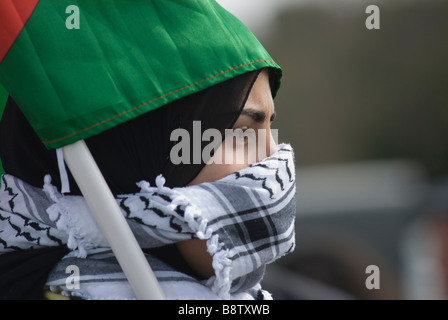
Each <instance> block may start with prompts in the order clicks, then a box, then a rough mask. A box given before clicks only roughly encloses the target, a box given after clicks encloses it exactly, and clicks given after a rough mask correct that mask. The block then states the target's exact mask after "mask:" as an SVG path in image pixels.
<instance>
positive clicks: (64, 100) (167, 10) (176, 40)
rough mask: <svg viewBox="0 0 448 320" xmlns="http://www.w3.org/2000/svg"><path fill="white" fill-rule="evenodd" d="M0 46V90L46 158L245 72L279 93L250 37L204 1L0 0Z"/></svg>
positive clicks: (267, 58)
mask: <svg viewBox="0 0 448 320" xmlns="http://www.w3.org/2000/svg"><path fill="white" fill-rule="evenodd" d="M0 44H1V47H0V82H1V83H2V84H3V86H4V87H5V89H6V91H7V92H8V93H9V94H10V96H11V97H12V98H13V99H14V100H15V102H16V103H17V105H18V106H19V107H20V108H21V110H22V112H23V114H24V115H25V116H26V118H27V120H28V121H29V122H30V124H31V126H32V127H33V129H34V130H35V131H36V133H37V134H38V136H39V138H40V139H41V140H42V142H43V143H44V144H45V146H46V147H47V148H59V147H61V146H64V145H67V144H70V143H73V142H75V141H77V140H80V139H85V138H88V137H91V136H93V135H96V134H98V133H100V132H103V131H105V130H107V129H110V128H112V127H114V126H116V125H118V124H121V123H123V122H126V121H128V120H130V119H133V118H135V117H138V116H139V115H142V114H143V113H146V112H150V111H151V110H154V109H156V108H159V107H161V106H163V105H165V104H167V103H169V102H172V101H174V100H177V99H179V98H182V97H184V96H187V95H190V94H192V93H195V92H197V91H200V90H203V89H205V88H207V87H210V86H212V85H215V84H217V83H220V82H223V81H225V80H228V79H230V78H233V77H236V76H238V75H240V74H243V73H245V72H249V71H253V70H257V69H261V68H265V67H269V68H270V70H271V72H274V73H276V77H272V79H274V80H273V82H272V90H273V94H274V95H275V94H276V92H277V90H278V87H279V85H280V76H281V69H280V67H279V66H278V65H277V64H276V63H275V62H274V61H273V60H272V58H271V57H270V55H269V54H268V53H267V51H266V50H265V49H264V48H263V46H262V45H261V44H260V43H259V41H258V40H257V39H256V37H255V36H254V35H253V34H252V33H251V32H250V31H249V30H248V29H247V28H246V27H245V26H244V24H242V23H241V22H240V21H239V20H238V19H237V18H235V17H234V16H233V15H232V14H230V13H229V12H227V11H226V10H225V9H224V8H222V7H221V6H220V5H219V4H218V3H216V2H215V1H210V0H194V1H193V0H191V1H177V0H176V1H174V0H164V1H150V0H148V1H137V0H95V1H92V0H58V1H51V0H2V1H1V2H0ZM210 107H211V108H212V107H213V106H210Z"/></svg>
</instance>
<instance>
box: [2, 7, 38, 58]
mask: <svg viewBox="0 0 448 320" xmlns="http://www.w3.org/2000/svg"><path fill="white" fill-rule="evenodd" d="M38 2H39V0H1V1H0V63H1V62H2V61H3V59H4V57H5V56H6V54H7V53H8V51H9V49H10V48H11V46H12V45H13V43H14V42H15V41H16V39H17V37H18V36H19V34H20V32H21V31H22V29H23V27H24V26H25V24H26V22H27V21H28V19H29V18H30V16H31V14H32V13H33V11H34V8H36V5H37V3H38Z"/></svg>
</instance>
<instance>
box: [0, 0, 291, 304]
mask: <svg viewBox="0 0 448 320" xmlns="http://www.w3.org/2000/svg"><path fill="white" fill-rule="evenodd" d="M190 5H191V6H193V2H192V3H191V4H190ZM158 6H160V4H157V5H155V7H158ZM180 7H182V6H180ZM187 7H188V6H187V5H185V7H182V10H181V13H182V14H186V12H187V10H190V9H191V7H189V8H187ZM153 9H154V10H160V11H163V8H153ZM200 9H201V10H202V9H203V8H197V10H200ZM36 10H37V9H36ZM92 10H94V9H92ZM222 10H223V9H222V8H220V7H213V10H212V12H210V11H207V10H205V11H204V15H205V14H208V16H209V19H212V20H213V19H217V18H216V12H219V13H220V14H223V13H222ZM92 12H96V11H92ZM212 13H213V14H212ZM161 16H163V15H161ZM217 22H220V21H217ZM221 22H222V21H221ZM161 25H163V24H161ZM230 29H231V27H230V26H226V27H225V28H223V29H217V30H216V31H215V32H219V31H221V32H223V33H224V32H225V33H228V32H229V30H230ZM237 29H238V30H245V29H241V25H238V28H237ZM171 32H173V31H171ZM175 32H178V33H182V34H183V36H185V34H184V32H185V31H184V30H181V28H180V27H179V30H177V31H175ZM244 32H248V31H246V30H245V31H244ZM190 36H191V37H192V38H190V40H189V41H190V42H191V46H193V47H194V45H195V41H197V39H196V38H195V37H193V35H190ZM173 38H174V37H173ZM177 39H179V38H177ZM193 40H194V41H193ZM201 41H207V39H201V40H200V41H199V44H198V46H199V47H202V46H203V43H200V42H201ZM220 43H221V44H222V43H226V40H223V39H220ZM234 43H235V42H234V39H233V41H231V40H230V39H229V40H228V46H227V47H226V48H225V49H224V51H229V52H232V50H233V49H232V46H233V45H234ZM212 44H213V43H211V45H212ZM240 45H241V46H242V47H243V49H242V50H241V48H240V49H239V51H245V50H246V48H245V44H244V43H241V44H240ZM258 45H259V44H258ZM259 46H260V48H259V49H258V50H259V52H261V54H260V55H259V56H257V54H251V55H253V56H249V57H244V58H241V57H238V58H237V59H236V58H235V61H234V62H232V64H230V65H228V66H226V67H224V66H223V68H221V69H223V70H224V71H220V72H218V73H216V72H215V71H213V70H208V69H209V68H208V67H207V68H205V67H204V70H208V71H207V73H204V77H203V79H204V80H201V82H198V81H196V82H192V83H190V84H189V85H188V84H187V85H185V86H183V87H181V88H180V89H178V90H175V91H169V93H166V95H170V94H171V92H176V93H177V92H181V91H182V90H185V89H187V88H191V87H193V86H194V85H196V84H198V83H203V82H205V81H207V82H209V84H208V86H206V87H205V88H198V89H197V90H195V91H193V92H190V93H189V94H186V95H183V96H179V97H176V98H173V99H172V101H168V102H167V103H165V104H163V105H161V106H160V107H158V108H156V109H154V110H151V111H148V112H145V113H143V114H141V115H139V116H135V117H133V118H132V119H128V120H126V121H123V122H122V123H120V124H118V125H116V126H114V127H112V128H109V129H107V130H105V131H102V132H101V133H99V134H95V135H92V136H89V137H87V138H85V141H86V144H87V145H88V147H89V149H90V151H91V153H92V155H93V157H94V158H95V161H96V162H97V164H98V166H99V168H100V170H101V172H102V174H103V175H104V177H105V180H106V182H107V184H108V185H109V187H110V189H111V191H112V193H113V195H114V196H115V197H116V201H117V203H118V204H119V205H120V208H121V209H122V212H123V214H124V215H125V217H126V218H127V221H128V223H129V225H130V227H131V229H132V231H133V232H134V235H135V236H136V238H137V240H138V242H139V244H140V246H141V247H142V249H143V250H144V252H145V255H146V258H147V260H148V261H149V263H150V265H151V267H152V269H153V270H154V272H155V275H156V277H157V279H158V280H159V283H160V285H161V287H162V289H163V291H164V293H165V295H166V297H167V298H168V299H229V298H230V299H263V298H269V294H268V293H266V292H265V291H263V290H262V289H261V287H260V281H261V279H262V277H263V273H264V268H265V266H266V264H268V263H271V262H273V261H275V260H276V259H278V258H279V257H281V256H282V255H284V254H286V253H289V252H291V251H292V250H293V248H294V215H295V198H294V196H295V182H294V178H295V177H294V158H293V154H292V150H291V148H290V146H289V145H285V144H281V145H279V146H277V144H276V142H275V139H274V137H273V134H272V133H271V128H270V125H271V122H272V121H273V120H274V118H275V112H276V111H275V108H274V102H273V98H274V96H275V93H276V91H277V89H278V85H279V82H280V76H281V73H280V72H279V70H280V69H279V67H278V66H276V65H275V64H273V62H272V61H266V62H264V60H266V59H259V58H264V57H265V53H264V51H263V49H262V47H261V45H259ZM172 50H174V51H173V54H176V55H182V54H185V53H184V52H182V51H181V49H179V48H172ZM219 50H223V49H222V48H220V47H219V46H217V45H216V47H214V49H213V51H219ZM235 51H236V49H235ZM247 58H250V60H249V61H252V62H247V60H245V61H243V60H244V59H247ZM240 59H241V60H240ZM181 60H182V59H181ZM67 63H69V61H68V62H67ZM227 63H228V62H226V64H227ZM165 68H166V72H173V73H177V72H178V71H176V70H172V71H170V69H169V66H166V67H165ZM235 70H238V72H237V73H235ZM0 71H1V68H0ZM223 75H225V76H226V77H222V76H223ZM216 79H219V81H215V80H216ZM150 80H151V79H150ZM213 81H214V82H213ZM5 87H6V88H7V89H8V91H9V92H10V93H11V96H10V98H9V99H8V102H7V105H6V108H5V111H4V114H3V117H2V120H1V122H0V157H1V159H2V163H3V167H4V169H5V172H6V174H4V175H3V176H2V182H1V190H0V230H1V233H0V273H1V274H2V277H1V278H0V296H1V297H2V298H3V299H17V298H19V299H27V298H28V299H30V298H31V299H39V298H41V297H42V296H43V294H44V292H47V293H48V292H52V293H57V294H63V295H64V296H68V297H73V298H83V299H133V298H135V296H134V294H133V292H132V290H131V288H130V286H129V284H128V283H127V280H126V277H125V276H124V274H123V273H122V271H121V268H120V265H119V264H118V262H117V261H116V259H115V257H114V256H113V253H112V252H111V250H110V248H109V247H108V244H107V241H106V240H105V238H104V236H103V235H102V233H101V231H100V229H99V228H98V227H97V225H96V224H95V221H94V220H93V218H92V217H91V214H90V211H89V208H88V206H87V205H86V203H85V200H84V198H83V197H82V194H81V192H80V190H79V189H78V187H77V185H76V182H75V181H74V179H73V177H72V176H71V174H70V173H68V175H67V177H66V178H67V181H68V184H69V186H70V191H69V192H64V193H62V192H61V189H62V184H63V182H62V181H63V180H64V177H63V173H62V172H61V170H60V165H58V156H57V152H56V151H55V150H54V149H49V148H47V147H46V146H45V145H44V143H42V139H41V138H40V136H39V135H38V134H37V133H36V132H35V130H34V129H33V127H32V124H31V123H30V122H32V121H30V120H29V117H27V116H26V111H25V112H24V111H22V109H25V110H26V108H24V107H23V106H24V105H26V99H23V98H22V96H21V95H20V92H21V89H20V88H19V89H16V88H14V87H13V86H12V85H11V86H10V87H9V88H8V83H6V84H5ZM129 100H132V99H129ZM19 101H20V103H19ZM198 128H199V129H198ZM249 131H250V132H252V133H253V135H244V136H242V137H240V138H238V136H237V137H236V141H235V139H234V138H235V135H233V134H232V133H234V132H239V134H241V133H243V134H244V133H245V132H249ZM179 132H182V133H184V134H186V135H184V136H181V135H179V134H176V133H179ZM210 132H213V133H214V134H213V139H212V138H211V137H210V135H208V133H210ZM180 137H184V138H185V137H188V139H187V140H182V139H179V138H180ZM251 139H255V141H256V143H255V144H253V145H250V142H251V141H250V140H251ZM230 140H231V141H230ZM227 141H230V143H227ZM254 146H255V147H254ZM254 154H255V155H254ZM229 155H230V156H229ZM240 155H241V156H242V158H239V156H240ZM198 159H200V160H199V161H198ZM229 159H230V160H229ZM237 159H243V161H237ZM249 159H252V160H249ZM179 160H181V161H179ZM59 164H60V163H59ZM73 265H74V266H76V267H77V268H78V270H79V272H80V278H79V281H80V283H79V286H69V285H67V282H66V280H67V276H68V275H67V273H66V270H67V267H68V266H73Z"/></svg>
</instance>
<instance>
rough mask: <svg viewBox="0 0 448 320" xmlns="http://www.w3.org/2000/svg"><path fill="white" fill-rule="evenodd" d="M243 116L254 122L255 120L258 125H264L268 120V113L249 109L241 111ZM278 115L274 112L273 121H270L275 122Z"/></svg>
mask: <svg viewBox="0 0 448 320" xmlns="http://www.w3.org/2000/svg"><path fill="white" fill-rule="evenodd" d="M241 114H242V115H245V116H248V117H250V118H252V120H254V121H255V122H257V123H263V121H264V120H265V119H266V113H265V112H264V111H261V110H255V109H251V108H247V109H243V110H242V111H241ZM276 115H277V113H276V112H274V113H273V114H272V116H271V119H270V121H271V122H272V121H274V119H275V117H276Z"/></svg>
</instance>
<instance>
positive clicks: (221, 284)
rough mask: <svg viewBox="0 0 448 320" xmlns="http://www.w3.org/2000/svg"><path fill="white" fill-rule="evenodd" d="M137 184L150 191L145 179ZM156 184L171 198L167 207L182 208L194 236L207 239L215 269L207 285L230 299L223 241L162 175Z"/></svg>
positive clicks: (196, 208)
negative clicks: (166, 184) (166, 185)
mask: <svg viewBox="0 0 448 320" xmlns="http://www.w3.org/2000/svg"><path fill="white" fill-rule="evenodd" d="M139 186H141V192H149V191H150V189H149V188H150V184H149V182H147V181H142V182H140V183H139ZM156 186H157V189H158V190H159V191H161V192H164V193H165V194H167V195H169V196H170V197H171V198H172V202H171V204H170V205H168V208H169V209H171V210H175V209H176V208H179V207H180V208H182V209H183V210H184V219H185V221H186V222H187V224H188V226H189V227H190V228H191V229H192V230H193V231H194V232H195V235H196V237H197V238H198V239H200V240H207V242H206V244H207V252H208V253H209V254H210V255H211V256H212V259H213V260H212V266H213V269H214V270H215V276H213V277H211V278H210V279H209V280H208V281H207V285H208V286H210V287H211V289H212V291H213V292H214V293H216V294H217V295H218V296H219V297H221V298H222V299H226V300H228V299H230V287H231V281H230V277H229V275H230V270H231V264H232V260H231V259H230V258H229V257H228V255H229V250H227V249H223V246H224V245H223V243H221V242H220V241H219V236H218V235H217V234H214V230H213V229H212V228H211V227H209V226H208V220H207V219H205V218H204V217H202V211H201V210H200V209H199V208H198V207H196V206H195V205H194V204H192V203H191V202H190V200H189V199H188V198H187V197H185V196H184V195H182V194H180V193H178V192H176V191H175V190H173V189H170V188H168V187H165V178H164V177H163V176H162V175H159V176H157V178H156Z"/></svg>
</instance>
